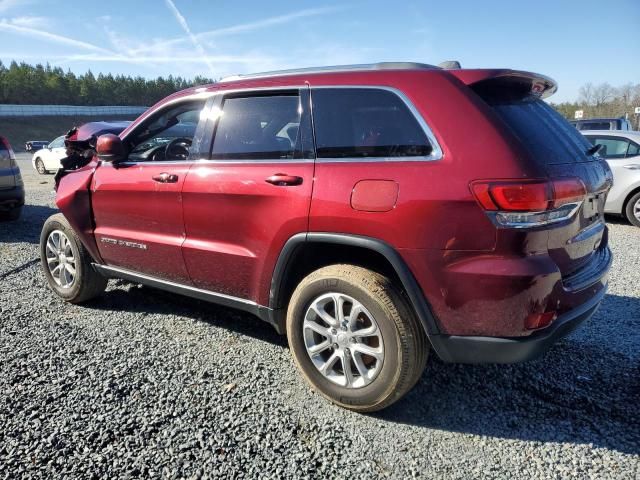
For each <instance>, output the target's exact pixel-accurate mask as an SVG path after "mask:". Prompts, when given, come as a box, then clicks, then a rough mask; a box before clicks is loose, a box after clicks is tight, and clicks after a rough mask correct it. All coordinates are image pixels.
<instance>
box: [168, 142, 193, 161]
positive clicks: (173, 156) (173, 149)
mask: <svg viewBox="0 0 640 480" xmlns="http://www.w3.org/2000/svg"><path fill="white" fill-rule="evenodd" d="M191 143H192V141H191V139H190V138H186V137H178V138H174V139H173V140H171V141H170V142H169V143H167V146H166V147H164V158H165V159H166V160H186V159H187V158H189V147H190V146H191Z"/></svg>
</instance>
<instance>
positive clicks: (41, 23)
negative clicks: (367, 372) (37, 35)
mask: <svg viewBox="0 0 640 480" xmlns="http://www.w3.org/2000/svg"><path fill="white" fill-rule="evenodd" d="M9 22H10V23H11V24H12V25H18V26H20V27H28V28H44V27H46V26H47V25H51V20H49V19H47V18H45V17H31V16H28V15H25V16H23V17H14V18H11V19H9Z"/></svg>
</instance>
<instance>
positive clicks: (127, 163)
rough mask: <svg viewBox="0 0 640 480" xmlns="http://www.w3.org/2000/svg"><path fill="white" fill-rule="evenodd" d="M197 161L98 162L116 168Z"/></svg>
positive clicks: (192, 161)
mask: <svg viewBox="0 0 640 480" xmlns="http://www.w3.org/2000/svg"><path fill="white" fill-rule="evenodd" d="M195 162H197V160H191V159H190V160H167V161H163V160H156V161H152V160H147V161H144V162H129V161H127V162H116V163H115V164H114V163H113V162H102V163H101V164H100V166H102V167H104V166H107V165H109V166H110V167H113V168H118V167H120V166H126V167H133V166H135V165H139V166H141V167H146V166H149V167H151V166H153V167H157V166H159V165H190V164H193V163H195Z"/></svg>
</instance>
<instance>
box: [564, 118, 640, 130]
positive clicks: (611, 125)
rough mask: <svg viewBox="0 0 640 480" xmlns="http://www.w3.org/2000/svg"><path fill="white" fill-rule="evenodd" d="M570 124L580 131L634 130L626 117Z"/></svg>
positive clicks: (593, 119) (587, 120) (596, 119)
mask: <svg viewBox="0 0 640 480" xmlns="http://www.w3.org/2000/svg"><path fill="white" fill-rule="evenodd" d="M569 123H570V124H571V125H573V126H574V127H576V128H577V129H578V130H627V131H628V130H633V128H631V124H630V123H629V121H628V120H627V119H626V118H624V117H619V118H588V119H585V120H571V121H570V122H569Z"/></svg>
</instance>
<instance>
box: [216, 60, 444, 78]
mask: <svg viewBox="0 0 640 480" xmlns="http://www.w3.org/2000/svg"><path fill="white" fill-rule="evenodd" d="M438 68H439V67H436V66H435V65H428V64H426V63H415V62H379V63H362V64H357V65H334V66H331V67H309V68H295V69H291V70H275V71H273V72H261V73H249V74H242V75H231V76H229V77H225V78H222V79H221V80H220V82H228V81H232V80H246V79H251V78H262V77H282V76H285V75H298V74H303V73H335V72H358V71H371V70H433V69H438Z"/></svg>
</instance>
